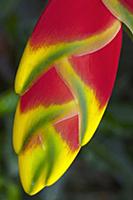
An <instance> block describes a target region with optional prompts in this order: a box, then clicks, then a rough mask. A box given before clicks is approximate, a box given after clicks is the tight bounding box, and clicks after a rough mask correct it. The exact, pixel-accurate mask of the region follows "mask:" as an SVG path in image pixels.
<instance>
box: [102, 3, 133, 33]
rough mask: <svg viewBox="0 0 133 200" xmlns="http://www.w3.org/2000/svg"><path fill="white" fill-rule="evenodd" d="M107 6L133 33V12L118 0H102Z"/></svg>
mask: <svg viewBox="0 0 133 200" xmlns="http://www.w3.org/2000/svg"><path fill="white" fill-rule="evenodd" d="M102 1H103V3H104V4H105V6H106V7H107V8H108V9H109V10H110V11H111V12H112V14H113V15H115V16H116V17H117V18H118V19H119V20H120V21H122V22H123V23H125V24H126V25H127V26H128V28H129V29H130V31H131V32H132V34H133V13H132V12H130V11H129V10H128V8H127V7H126V6H124V5H123V4H122V3H121V2H120V1H118V0H102Z"/></svg>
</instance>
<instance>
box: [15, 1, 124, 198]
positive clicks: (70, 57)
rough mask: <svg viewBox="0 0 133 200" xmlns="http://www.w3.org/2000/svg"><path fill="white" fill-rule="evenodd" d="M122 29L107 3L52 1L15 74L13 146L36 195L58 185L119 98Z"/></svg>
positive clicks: (28, 189) (28, 185) (26, 182)
mask: <svg viewBox="0 0 133 200" xmlns="http://www.w3.org/2000/svg"><path fill="white" fill-rule="evenodd" d="M121 38H122V30H121V23H120V22H119V20H117V19H116V18H115V17H114V16H113V15H112V14H111V12H110V11H108V9H106V7H105V6H104V4H103V3H102V1H101V0H93V1H91V0H77V1H71V0H67V1H64V0H52V1H50V3H49V5H48V7H47V8H46V10H45V11H44V12H43V13H42V15H41V17H40V19H39V21H38V23H37V25H36V27H35V29H34V31H33V33H32V35H31V37H30V39H29V41H28V44H27V46H26V49H25V52H24V55H23V57H22V60H21V62H20V66H19V69H18V72H17V76H16V82H15V88H16V92H17V93H19V94H20V101H19V103H18V107H17V111H16V115H15V121H14V135H13V144H14V149H15V151H16V153H17V154H18V160H19V170H20V177H21V181H22V184H23V187H24V189H25V191H26V192H27V193H29V194H30V195H33V194H35V193H37V192H38V191H40V190H41V189H42V188H43V187H45V186H49V185H51V184H53V183H54V182H55V181H57V180H58V179H59V178H60V177H61V176H62V175H63V173H64V172H65V171H66V170H67V168H68V167H69V166H70V164H71V163H72V161H73V160H74V158H75V157H76V155H77V154H78V152H79V150H80V148H81V147H82V146H83V145H85V144H86V143H87V142H88V141H89V140H90V139H91V137H92V136H93V134H94V132H95V130H96V128H97V126H98V124H99V122H100V120H101V118H102V115H103V113H104V111H105V108H106V106H107V103H108V100H109V97H110V95H111V92H112V88H113V84H114V81H115V76H116V72H117V67H118V61H119V55H120V49H121Z"/></svg>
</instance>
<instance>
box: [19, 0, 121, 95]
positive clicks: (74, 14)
mask: <svg viewBox="0 0 133 200" xmlns="http://www.w3.org/2000/svg"><path fill="white" fill-rule="evenodd" d="M119 30H120V22H119V21H118V20H116V18H115V17H114V16H113V15H112V14H111V13H110V12H108V10H107V9H106V8H105V6H104V5H103V4H102V2H101V0H93V1H91V0H78V1H76V2H75V1H74V2H72V1H71V0H67V1H65V2H64V1H63V0H53V1H50V3H49V5H48V7H47V9H46V10H45V11H44V12H43V13H42V15H41V17H40V19H39V21H38V23H37V25H36V27H35V29H34V31H33V34H32V36H31V37H30V40H29V42H28V44H27V47H26V49H25V52H24V55H23V57H22V60H21V63H20V66H19V70H18V73H17V77H16V82H15V88H16V92H17V93H19V94H21V93H24V91H25V90H27V88H28V87H29V85H30V84H32V83H33V81H34V80H35V79H36V78H37V77H38V76H40V75H41V73H42V72H43V71H44V70H48V68H49V66H50V65H51V64H52V63H53V62H55V61H56V60H58V59H60V58H61V57H63V56H69V55H72V54H83V53H89V52H94V51H96V50H97V49H100V48H102V47H103V46H105V45H106V44H107V43H109V42H110V41H111V40H112V39H113V38H114V37H115V36H116V34H117V33H118V31H119ZM22 74H23V76H22Z"/></svg>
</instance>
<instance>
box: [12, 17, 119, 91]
mask: <svg viewBox="0 0 133 200" xmlns="http://www.w3.org/2000/svg"><path fill="white" fill-rule="evenodd" d="M120 27H121V23H120V22H119V21H117V20H114V22H113V23H112V24H111V25H110V27H108V28H106V29H105V30H103V32H100V33H97V34H95V35H93V36H90V37H89V38H87V39H85V40H82V41H74V42H71V43H59V44H56V45H51V46H47V45H45V44H44V45H43V46H42V47H40V48H38V49H33V48H32V47H31V46H30V43H28V44H27V46H26V49H25V52H24V54H23V57H22V59H21V62H20V66H19V69H18V72H17V76H16V80H15V90H16V93H18V94H21V93H24V91H23V90H24V85H25V83H26V81H27V80H28V78H29V77H30V76H31V73H32V71H33V70H34V69H35V68H36V66H37V65H38V64H39V63H41V62H42V61H43V62H45V60H47V59H48V58H49V59H50V58H51V59H52V56H54V55H55V54H56V52H59V51H60V52H61V51H63V50H64V49H67V48H70V47H72V48H70V49H71V50H70V52H69V53H67V54H65V53H64V54H65V55H63V56H69V55H71V54H86V53H92V52H94V51H96V50H99V49H100V48H102V47H104V46H105V45H106V44H108V43H109V42H110V41H111V40H112V39H113V38H114V37H115V36H116V34H117V33H118V31H119V30H120ZM50 56H51V57H50ZM58 59H60V58H57V59H56V58H55V59H54V60H53V62H52V63H51V64H52V65H53V64H54V62H55V61H56V60H58ZM50 67H51V66H48V67H46V68H47V69H46V70H48V68H50ZM44 70H45V67H44ZM39 75H40V74H39ZM36 78H37V77H36ZM34 81H35V80H34ZM32 82H33V80H32ZM29 84H32V83H29ZM28 87H29V85H28Z"/></svg>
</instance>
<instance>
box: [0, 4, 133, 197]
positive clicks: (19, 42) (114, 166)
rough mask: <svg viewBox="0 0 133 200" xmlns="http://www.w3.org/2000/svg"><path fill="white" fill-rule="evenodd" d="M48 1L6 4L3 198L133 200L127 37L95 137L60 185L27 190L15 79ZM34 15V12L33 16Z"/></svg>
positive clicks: (0, 26)
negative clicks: (19, 152)
mask: <svg viewBox="0 0 133 200" xmlns="http://www.w3.org/2000/svg"><path fill="white" fill-rule="evenodd" d="M45 4H46V1H45V0H43V1H42V0H38V1H35V0H28V1H26V0H6V1H5V0H0V11H1V12H0V199H2V200H21V199H24V200H28V199H36V200H62V199H63V200H67V199H69V200H81V199H84V200H132V199H133V173H132V172H133V71H132V70H133V58H132V52H133V43H132V42H131V40H130V39H129V37H128V36H127V34H125V33H124V36H123V48H122V53H121V59H120V67H119V72H118V76H117V81H116V85H115V89H114V91H113V96H112V98H111V101H110V105H109V106H108V109H107V111H106V113H105V115H104V117H103V120H102V123H101V124H100V126H99V128H98V130H97V132H96V134H95V136H94V137H93V139H92V140H91V141H90V143H89V144H88V145H87V146H85V147H84V148H83V149H82V151H81V152H80V154H79V156H78V157H77V159H76V161H75V162H74V164H73V165H72V166H71V168H70V169H69V170H68V172H67V173H66V174H65V175H64V177H62V178H61V179H60V180H59V181H58V183H56V184H55V185H54V186H52V187H50V188H46V189H44V190H43V191H42V192H40V193H39V194H38V195H36V196H35V197H29V196H28V195H26V194H25V193H24V191H23V189H22V187H21V184H20V180H19V176H18V166H17V157H16V155H15V153H14V151H13V147H12V126H13V116H14V112H15V107H16V104H17V101H18V96H17V95H16V94H15V93H14V90H13V87H14V77H15V73H16V70H17V67H18V63H19V60H20V57H21V55H22V52H23V49H24V46H25V44H26V41H27V39H28V36H29V35H30V33H31V31H32V29H33V27H34V25H35V23H36V20H37V18H38V16H39V15H40V12H41V11H42V9H43V7H44V6H45ZM29 11H30V12H29Z"/></svg>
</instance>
